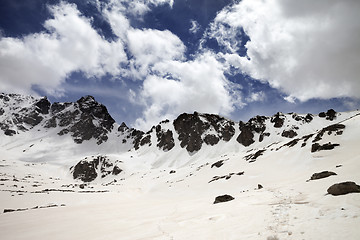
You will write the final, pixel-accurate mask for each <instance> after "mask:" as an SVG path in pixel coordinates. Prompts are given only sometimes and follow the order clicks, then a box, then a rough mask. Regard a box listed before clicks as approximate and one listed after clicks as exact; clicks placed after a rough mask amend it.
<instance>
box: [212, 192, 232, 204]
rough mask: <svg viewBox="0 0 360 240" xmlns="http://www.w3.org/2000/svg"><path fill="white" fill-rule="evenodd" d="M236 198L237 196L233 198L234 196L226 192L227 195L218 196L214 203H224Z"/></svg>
mask: <svg viewBox="0 0 360 240" xmlns="http://www.w3.org/2000/svg"><path fill="white" fill-rule="evenodd" d="M234 199H235V198H233V197H232V196H230V195H227V194H225V195H221V196H217V197H216V198H215V201H214V204H216V203H222V202H229V201H231V200H234Z"/></svg>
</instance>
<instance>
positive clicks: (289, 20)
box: [207, 0, 360, 101]
mask: <svg viewBox="0 0 360 240" xmlns="http://www.w3.org/2000/svg"><path fill="white" fill-rule="evenodd" d="M359 12H360V2H359V1H352V0H345V1H335V0H331V1H328V0H319V1H315V2H314V1H310V0H304V1H296V2H294V1H287V0H269V1H261V0H243V1H241V2H239V3H236V4H234V5H232V6H230V7H227V8H225V9H223V10H222V11H221V12H219V13H218V15H217V16H216V18H215V20H214V22H213V24H212V25H211V27H210V31H209V33H208V35H207V37H212V38H215V39H217V41H218V42H219V44H221V45H222V46H224V47H226V48H227V50H228V52H230V54H228V55H226V57H227V58H228V59H229V60H231V64H232V65H233V66H235V67H239V68H240V69H241V70H242V71H243V72H245V73H246V74H249V75H250V76H251V77H253V78H256V79H259V80H261V81H267V82H269V84H270V85H271V86H272V87H275V88H278V89H280V90H281V91H283V92H284V93H286V94H288V95H289V98H287V99H288V100H292V101H294V99H295V98H296V99H299V100H301V101H306V100H308V99H311V98H324V99H327V98H332V97H344V96H348V97H355V98H356V97H357V98H358V97H359V96H360V81H359V76H360V45H359V42H360V35H359V33H360V18H359ZM241 28H242V29H243V30H244V31H245V33H246V34H247V35H248V36H249V37H250V41H249V42H247V44H246V46H245V47H246V48H247V57H240V56H238V55H237V53H236V51H237V50H238V49H239V46H240V44H241V43H240V42H239V40H238V38H236V34H238V33H239V32H240V29H241Z"/></svg>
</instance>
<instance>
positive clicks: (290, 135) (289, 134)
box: [281, 129, 298, 138]
mask: <svg viewBox="0 0 360 240" xmlns="http://www.w3.org/2000/svg"><path fill="white" fill-rule="evenodd" d="M297 135H298V134H297V133H296V132H295V131H294V130H292V129H291V130H284V131H283V132H282V134H281V136H283V137H286V138H293V137H295V136H297Z"/></svg>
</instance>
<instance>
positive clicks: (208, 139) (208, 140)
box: [204, 134, 220, 146]
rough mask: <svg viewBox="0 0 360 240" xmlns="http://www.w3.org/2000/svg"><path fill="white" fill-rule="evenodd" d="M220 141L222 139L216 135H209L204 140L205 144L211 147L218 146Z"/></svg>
mask: <svg viewBox="0 0 360 240" xmlns="http://www.w3.org/2000/svg"><path fill="white" fill-rule="evenodd" d="M219 141H220V139H219V138H218V137H217V136H216V135H214V134H208V135H206V136H205V138H204V142H205V143H206V144H207V145H211V146H214V145H216V144H217V143H218V142H219Z"/></svg>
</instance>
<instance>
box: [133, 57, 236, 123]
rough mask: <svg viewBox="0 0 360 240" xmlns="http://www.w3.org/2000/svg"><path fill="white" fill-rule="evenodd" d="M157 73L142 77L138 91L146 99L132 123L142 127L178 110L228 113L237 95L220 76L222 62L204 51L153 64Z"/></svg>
mask: <svg viewBox="0 0 360 240" xmlns="http://www.w3.org/2000/svg"><path fill="white" fill-rule="evenodd" d="M154 70H155V71H156V73H157V75H151V76H148V77H147V78H146V80H145V81H144V85H143V91H142V92H141V96H142V98H143V99H144V100H145V101H146V103H147V108H146V110H145V112H144V117H143V118H140V119H137V121H136V127H139V128H142V129H146V128H148V127H150V125H151V124H156V123H157V122H159V121H160V120H162V119H163V118H164V117H167V118H170V119H171V118H174V117H176V116H177V115H178V114H180V113H182V112H192V111H199V112H209V113H216V114H222V115H229V114H230V113H231V112H232V111H233V110H234V109H235V105H238V106H239V105H241V104H242V103H241V102H240V101H241V97H240V95H239V93H238V92H233V91H234V89H233V88H232V86H231V83H230V82H229V81H228V80H227V79H226V77H225V76H224V70H225V69H224V66H223V64H222V63H220V62H219V61H218V60H217V59H216V56H215V55H214V54H212V53H210V52H206V53H204V54H202V55H199V56H197V58H196V59H195V60H193V61H187V62H181V61H164V62H161V63H158V64H156V65H155V66H154Z"/></svg>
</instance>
